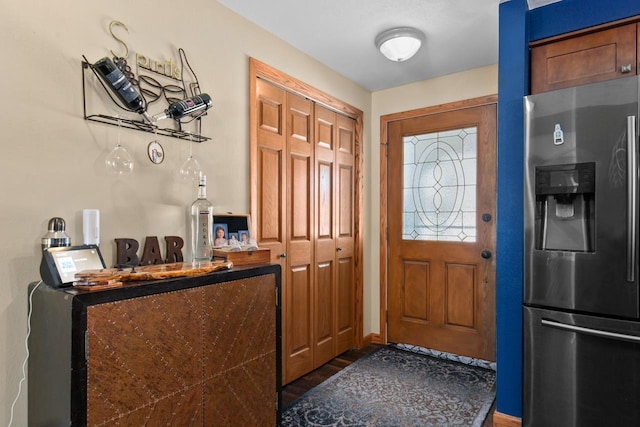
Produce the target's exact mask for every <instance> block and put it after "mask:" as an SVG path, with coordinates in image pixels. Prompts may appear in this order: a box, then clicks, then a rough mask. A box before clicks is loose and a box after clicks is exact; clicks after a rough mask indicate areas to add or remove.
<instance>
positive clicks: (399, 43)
mask: <svg viewBox="0 0 640 427" xmlns="http://www.w3.org/2000/svg"><path fill="white" fill-rule="evenodd" d="M425 39H426V37H425V35H424V33H423V32H422V31H420V30H418V29H415V28H411V27H400V28H392V29H390V30H387V31H384V32H382V33H380V34H378V37H376V47H377V48H378V50H379V51H380V52H381V53H382V54H383V55H384V56H386V57H387V58H388V59H390V60H391V61H395V62H402V61H406V60H407V59H409V58H411V57H412V56H413V55H415V54H416V53H417V52H418V50H419V49H420V46H422V43H424V41H425Z"/></svg>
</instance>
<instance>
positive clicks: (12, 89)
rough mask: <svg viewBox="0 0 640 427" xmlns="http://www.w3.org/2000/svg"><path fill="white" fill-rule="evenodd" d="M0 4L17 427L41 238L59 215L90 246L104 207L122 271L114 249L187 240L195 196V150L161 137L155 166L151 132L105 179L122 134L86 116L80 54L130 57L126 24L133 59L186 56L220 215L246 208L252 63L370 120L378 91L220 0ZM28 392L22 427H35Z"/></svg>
mask: <svg viewBox="0 0 640 427" xmlns="http://www.w3.org/2000/svg"><path fill="white" fill-rule="evenodd" d="M0 2H1V8H0V10H2V14H1V16H0V47H1V48H0V51H1V52H2V55H3V60H2V75H1V76H2V77H1V79H0V99H1V100H2V103H3V107H2V109H1V111H0V120H1V121H2V136H1V137H0V138H1V139H0V147H1V152H0V173H1V174H2V179H0V195H1V197H2V202H1V203H2V208H1V210H0V224H1V227H2V228H1V231H2V232H1V236H2V238H1V239H0V402H1V403H0V425H7V424H8V421H9V410H10V406H11V402H12V401H13V399H14V397H15V395H16V393H17V391H18V382H19V379H20V378H21V365H22V361H23V360H24V357H25V349H24V339H25V336H26V329H27V327H26V325H27V322H26V318H27V284H28V283H30V282H33V281H36V280H39V272H38V266H39V263H40V258H41V253H40V238H41V236H42V235H43V234H44V232H45V230H46V225H47V222H48V220H49V218H51V217H53V216H61V217H63V218H64V219H65V220H66V221H67V228H68V232H69V235H70V236H71V239H72V242H73V243H74V244H80V243H82V220H81V212H82V209H83V208H97V209H100V213H101V217H102V221H101V222H102V232H101V239H102V243H101V249H102V251H103V253H104V256H105V261H106V262H107V264H108V265H112V264H113V259H114V252H115V245H114V242H113V239H114V238H118V237H130V238H135V239H137V240H139V241H140V242H142V241H144V238H145V237H146V236H158V237H159V239H160V241H161V242H162V241H163V236H165V235H179V236H183V237H184V236H185V224H186V216H185V215H186V208H187V206H188V205H189V204H190V203H191V201H192V200H193V198H194V197H195V194H196V193H195V187H194V186H192V185H191V184H189V183H186V182H183V181H181V180H180V179H178V176H177V171H178V169H179V167H180V164H181V163H182V162H183V161H184V159H185V158H186V157H187V155H188V143H187V142H185V141H180V140H177V139H173V138H166V137H160V141H161V143H162V145H163V146H164V148H165V151H166V160H165V161H164V163H162V164H161V165H157V166H156V165H153V164H152V163H151V162H150V161H149V160H148V159H147V154H146V147H147V144H148V143H149V142H150V141H151V140H152V139H153V135H152V134H146V133H142V132H137V131H132V130H123V131H122V132H121V136H122V141H123V145H124V146H125V147H126V148H127V149H128V150H129V152H130V153H131V154H132V155H133V157H134V159H135V162H136V165H135V169H134V173H133V174H132V175H130V176H127V177H125V178H118V177H114V176H111V175H108V174H107V172H106V170H105V168H104V166H103V164H104V158H105V157H106V155H107V154H108V152H109V151H110V150H111V149H112V147H113V146H114V145H115V143H116V138H117V128H116V127H114V126H108V125H104V124H100V123H93V122H89V121H85V120H84V119H83V110H82V105H83V104H82V79H81V66H80V61H81V59H82V55H83V54H84V55H86V56H87V58H88V59H89V60H90V61H96V60H98V59H99V58H101V57H103V56H107V55H109V49H113V50H115V51H117V52H120V51H121V46H120V45H119V44H117V43H116V42H115V40H114V39H113V38H112V37H111V35H110V34H109V32H108V24H109V22H111V21H112V20H120V21H122V22H124V23H125V24H126V25H127V26H128V28H129V32H128V33H127V32H126V31H123V30H122V29H121V28H116V29H115V31H116V34H118V35H119V36H120V37H121V38H123V39H124V40H125V41H126V42H127V44H128V46H129V49H130V50H131V52H132V56H131V59H130V61H131V62H135V61H134V59H133V58H134V56H133V55H135V53H144V54H146V55H148V56H150V57H153V58H157V59H163V58H164V59H167V58H173V59H178V53H177V49H178V48H179V47H182V48H183V49H185V51H186V53H187V57H188V59H189V62H190V64H191V65H192V67H193V68H194V70H195V72H196V73H197V76H198V79H199V81H200V85H201V87H202V90H203V91H204V92H207V93H209V94H210V95H211V96H212V97H213V100H214V106H213V108H212V110H211V112H210V113H209V115H208V116H207V117H206V118H204V119H203V134H204V135H207V136H211V137H212V138H213V141H209V142H206V143H202V144H196V146H194V148H193V151H194V155H195V157H196V158H197V159H198V160H199V161H200V163H201V165H202V168H203V170H204V171H205V173H206V174H207V177H208V183H209V186H208V187H209V195H210V198H211V199H212V201H213V203H214V204H215V206H216V208H217V211H221V212H226V211H233V212H236V213H247V212H248V209H249V190H248V188H249V183H248V164H249V156H248V139H249V136H248V111H249V107H248V58H249V57H255V58H257V59H259V60H261V61H263V62H265V63H267V64H269V65H271V66H273V67H275V68H277V69H279V70H281V71H283V72H285V73H288V74H290V75H292V76H295V77H296V78H298V79H300V80H303V81H305V82H307V83H309V84H310V85H312V86H314V87H316V88H317V89H319V90H322V91H324V92H327V93H330V94H333V95H335V96H336V97H338V98H340V99H342V100H343V101H345V102H347V103H349V104H351V105H353V106H355V107H357V108H359V109H361V110H363V111H364V112H365V121H366V122H369V121H370V118H369V112H370V103H371V94H370V93H369V92H368V91H365V90H364V89H362V88H360V87H359V86H357V85H355V84H353V83H352V82H350V81H348V80H347V79H345V78H344V77H342V76H340V75H338V74H337V73H335V72H333V71H331V70H329V69H327V68H326V67H324V66H322V65H321V64H319V63H318V62H316V61H315V60H312V59H310V58H309V57H308V56H306V55H303V54H301V53H300V52H299V51H297V50H296V49H294V48H292V47H291V46H289V45H287V44H285V43H284V42H282V41H281V40H279V39H277V38H275V37H274V36H272V35H271V34H269V33H267V32H265V31H263V30H261V29H259V28H257V27H256V26H254V25H253V24H251V23H250V22H248V21H246V20H244V19H242V18H240V17H238V16H237V15H235V14H234V13H232V12H231V11H230V10H228V9H226V8H225V7H223V6H221V5H220V4H219V3H217V2H215V1H211V0H193V1H189V2H186V3H179V4H178V3H176V2H173V1H168V0H156V1H149V0H140V1H123V0H112V1H109V2H98V1H82V0H57V1H52V2H47V1H42V0H40V1H35V0H24V1H20V2H16V1H9V0H0ZM93 89H95V88H94V87H90V88H88V90H93ZM111 113H113V112H111ZM107 114H109V112H107ZM368 139H369V131H368V129H367V130H366V131H365V141H367V140H368ZM163 251H164V248H163ZM25 385H26V384H25ZM25 393H26V389H25V388H23V393H22V395H21V397H20V400H19V401H18V403H17V405H16V415H15V417H14V424H13V425H18V426H25V425H26V419H27V415H26V407H27V404H26V402H27V399H26V395H25Z"/></svg>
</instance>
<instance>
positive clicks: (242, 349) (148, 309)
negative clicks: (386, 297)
mask: <svg viewBox="0 0 640 427" xmlns="http://www.w3.org/2000/svg"><path fill="white" fill-rule="evenodd" d="M251 270H253V269H247V270H246V271H244V272H233V273H229V280H224V277H225V275H224V274H222V275H215V276H213V277H214V280H212V281H210V282H207V281H206V278H198V279H185V281H184V282H180V281H179V280H178V281H174V283H175V284H176V286H173V285H171V284H166V283H164V284H162V285H160V286H164V289H159V290H158V291H155V292H154V291H150V290H151V289H153V287H155V286H157V285H155V284H149V285H143V286H141V287H138V288H135V289H134V288H131V289H128V290H125V289H121V290H120V291H118V292H119V293H118V294H115V293H113V292H112V291H108V292H95V293H91V294H86V293H85V294H80V295H75V297H74V296H70V295H69V294H68V293H66V292H65V291H63V290H54V289H51V288H48V287H44V288H43V289H39V291H42V292H38V293H36V297H35V298H34V321H33V327H34V334H33V336H32V338H30V344H29V345H30V348H33V349H37V352H36V353H35V354H32V358H31V360H30V363H29V365H30V366H29V369H30V370H29V389H30V395H29V419H30V424H29V425H31V426H48V425H87V426H111V425H126V426H142V425H147V426H157V425H171V426H174V425H180V426H183V425H184V426H210V425H216V426H238V425H252V426H275V425H277V424H278V421H279V402H280V387H281V384H280V383H281V381H280V371H279V366H278V365H279V362H278V360H279V357H280V354H279V349H278V346H279V345H280V332H279V327H280V320H279V301H278V289H279V281H280V270H279V267H277V266H268V267H260V268H256V269H255V273H251ZM275 270H277V273H276V274H274V271H275ZM259 272H261V273H262V274H257V273H259ZM266 273H271V274H266ZM239 277H240V278H239ZM231 279H236V280H231ZM213 282H215V283H213ZM128 291H130V294H131V295H129V294H128V293H127V292H128ZM52 306H53V307H54V308H55V310H52V309H51V307H52ZM72 306H73V313H74V314H73V316H71V315H70V312H71V311H72V310H71V307H72ZM85 325H86V328H85V327H84V326H85ZM67 329H71V330H72V332H71V336H72V338H71V340H70V341H71V343H70V342H69V339H68V337H66V336H67V335H68V334H65V337H66V338H65V339H64V340H60V341H59V342H58V344H55V347H52V343H53V342H55V336H56V335H57V334H58V333H59V331H65V330H67ZM43 341H45V342H46V346H48V347H49V348H51V351H50V352H48V353H47V352H46V349H45V347H43V345H40V342H43ZM71 348H72V349H73V350H71ZM68 366H71V369H68ZM52 370H55V372H62V374H60V375H58V377H57V378H56V380H55V381H49V380H47V378H45V375H44V374H46V373H47V372H49V371H52ZM67 377H68V378H67ZM66 384H69V386H68V387H67V386H65V385H66ZM62 386H65V387H62ZM31 390H33V393H32V392H31ZM65 394H66V395H67V396H68V397H67V398H66V399H65V398H64V395H65ZM51 396H58V398H59V399H60V402H63V405H57V407H53V406H52V405H50V404H47V401H48V400H50V397H51ZM60 396H62V397H61V398H60ZM65 400H66V401H67V402H70V403H65ZM47 412H51V414H48V413H47Z"/></svg>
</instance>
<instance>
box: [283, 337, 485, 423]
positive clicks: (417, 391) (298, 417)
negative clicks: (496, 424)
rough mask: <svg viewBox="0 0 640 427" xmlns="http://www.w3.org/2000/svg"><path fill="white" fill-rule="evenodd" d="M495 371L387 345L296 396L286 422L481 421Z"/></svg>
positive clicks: (483, 417)
mask: <svg viewBox="0 0 640 427" xmlns="http://www.w3.org/2000/svg"><path fill="white" fill-rule="evenodd" d="M494 398H495V372H494V371H492V370H490V369H483V368H480V367H476V366H469V365H465V364H462V363H458V362H453V361H450V360H443V359H439V358H435V357H431V356H426V355H422V354H416V353H411V352H408V351H404V350H399V349H395V348H391V347H382V348H380V349H378V350H376V351H374V352H372V353H371V354H369V355H367V356H365V357H363V358H361V359H359V360H357V361H356V362H354V363H352V364H351V365H349V366H347V367H346V368H345V369H343V370H342V371H340V372H339V373H337V374H336V375H334V376H333V377H331V378H329V379H328V380H326V381H325V382H323V383H322V384H320V385H319V386H317V387H315V388H313V389H312V390H310V391H309V392H307V393H306V394H304V395H302V396H301V397H300V398H298V399H297V400H294V401H293V402H291V403H290V404H289V405H288V406H287V407H286V408H284V410H283V413H282V425H283V426H285V427H294V426H295V427H300V426H336V427H342V426H344V427H346V426H349V427H356V426H358V427H359V426H384V427H394V426H398V427H400V426H402V427H405V426H407V427H409V426H425V427H429V426H431V427H450V426H471V427H481V426H482V423H483V422H484V419H485V418H486V416H487V414H488V412H489V409H490V407H491V404H492V403H493V400H494Z"/></svg>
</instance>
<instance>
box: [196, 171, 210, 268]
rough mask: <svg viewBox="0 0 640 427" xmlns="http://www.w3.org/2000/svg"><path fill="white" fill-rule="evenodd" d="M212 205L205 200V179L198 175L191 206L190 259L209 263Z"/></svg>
mask: <svg viewBox="0 0 640 427" xmlns="http://www.w3.org/2000/svg"><path fill="white" fill-rule="evenodd" d="M212 236H213V205H212V204H211V202H210V201H209V200H207V177H206V175H203V174H200V179H199V181H198V198H197V199H196V200H195V201H194V202H193V203H192V204H191V254H192V255H191V257H192V261H193V262H198V261H210V260H211V255H212V249H213V241H212V240H211V239H212Z"/></svg>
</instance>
